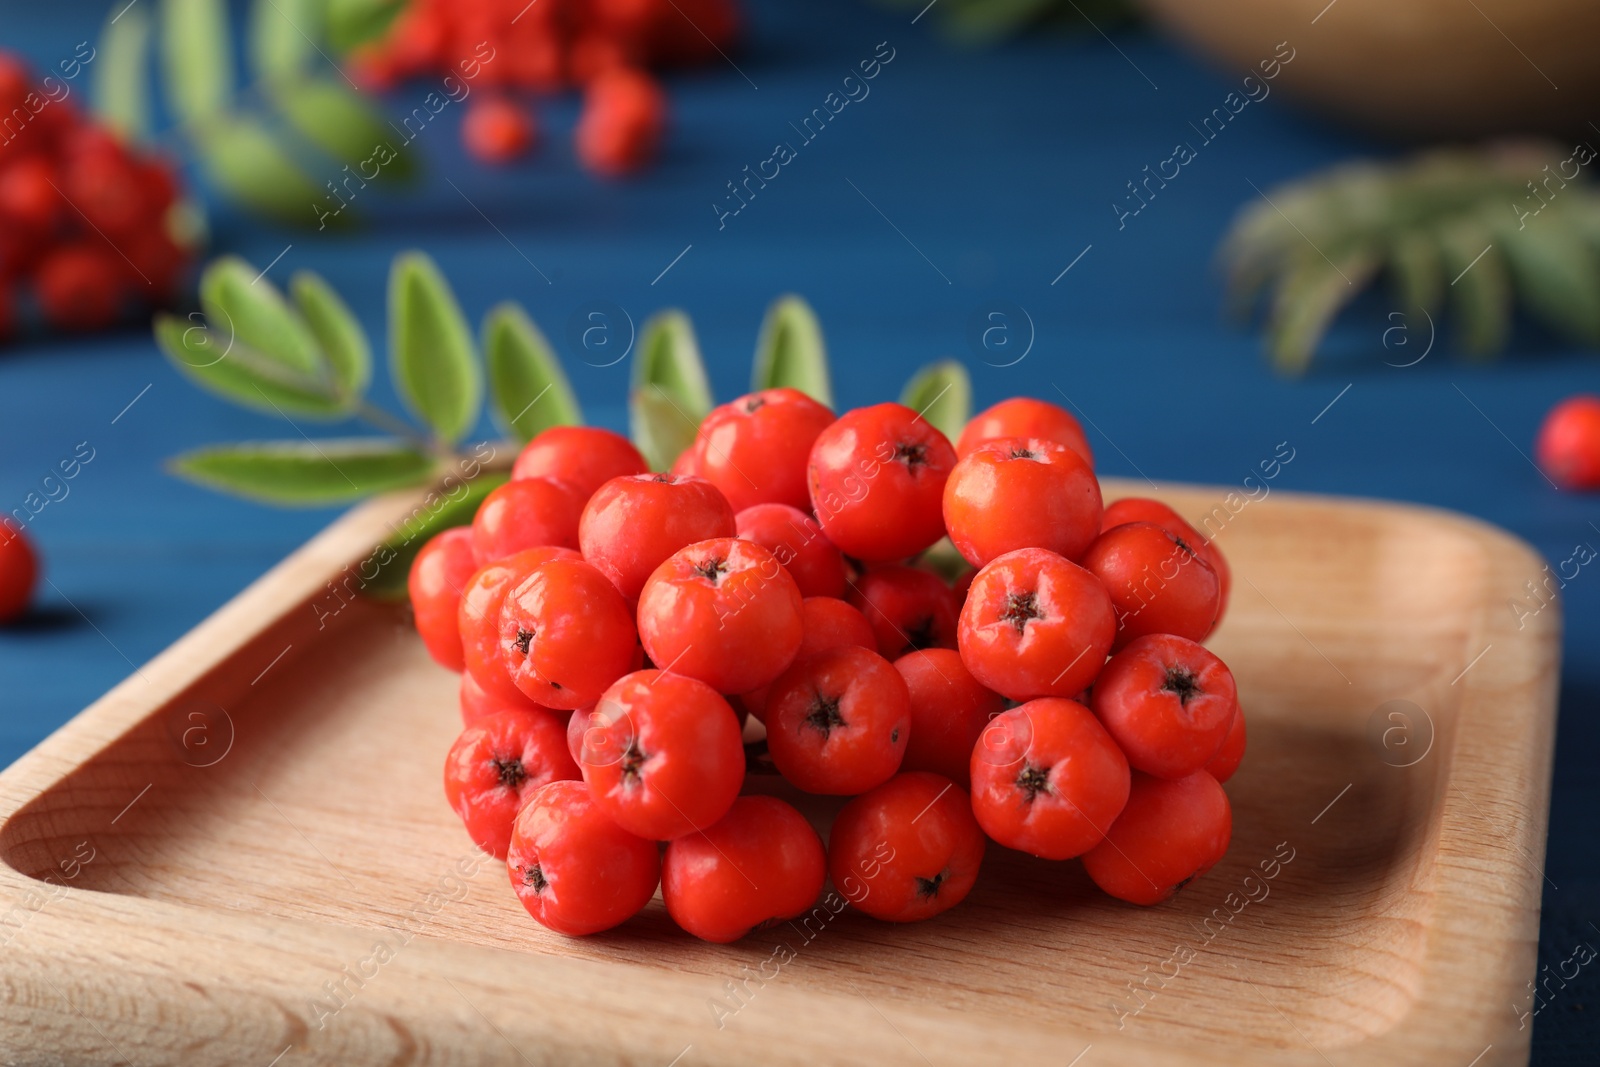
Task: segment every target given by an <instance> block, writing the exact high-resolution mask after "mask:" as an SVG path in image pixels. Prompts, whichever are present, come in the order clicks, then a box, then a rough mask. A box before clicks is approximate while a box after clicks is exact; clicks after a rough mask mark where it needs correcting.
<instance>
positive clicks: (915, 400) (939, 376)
mask: <svg viewBox="0 0 1600 1067" xmlns="http://www.w3.org/2000/svg"><path fill="white" fill-rule="evenodd" d="M900 403H902V404H904V405H905V406H906V407H908V408H910V409H911V410H912V411H915V412H917V413H919V414H920V415H921V416H922V417H923V418H924V419H926V420H927V421H928V422H929V423H930V424H931V425H932V426H934V427H935V428H936V429H937V430H938V431H939V432H940V433H942V434H944V435H945V436H946V437H948V438H950V440H952V441H954V440H955V439H956V438H957V437H960V436H961V428H962V427H963V426H965V425H966V424H967V417H968V416H969V415H971V414H972V379H971V378H970V377H968V376H967V368H966V367H963V366H962V365H961V364H960V363H958V362H956V361H955V360H953V359H944V360H940V361H939V362H938V363H932V364H929V365H928V366H926V367H923V368H922V369H921V370H919V371H918V372H917V373H916V374H915V375H913V376H912V378H911V380H910V381H909V382H907V383H906V387H905V389H904V390H903V391H902V392H901V393H900Z"/></svg>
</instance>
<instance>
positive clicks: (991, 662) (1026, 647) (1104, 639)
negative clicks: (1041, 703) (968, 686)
mask: <svg viewBox="0 0 1600 1067" xmlns="http://www.w3.org/2000/svg"><path fill="white" fill-rule="evenodd" d="M1116 632H1117V619H1116V614H1115V612H1114V611H1113V610H1112V606H1111V598H1110V597H1109V596H1108V595H1106V590H1105V587H1104V586H1103V585H1101V584H1100V580H1099V579H1098V578H1096V577H1095V576H1094V575H1093V574H1090V573H1089V572H1088V571H1086V570H1084V569H1083V568H1082V567H1080V566H1078V565H1077V564H1076V563H1073V562H1072V561H1071V560H1069V559H1066V558H1065V557H1063V556H1058V555H1056V554H1055V553H1054V552H1049V551H1047V550H1045V549H1042V548H1026V549H1022V550H1021V551H1018V552H1008V553H1006V554H1005V555H1004V556H1001V557H1000V558H999V559H997V560H995V561H994V562H992V563H990V564H989V565H988V566H987V567H984V568H983V569H982V570H981V571H979V572H978V575H977V577H976V578H974V579H973V580H972V588H971V589H970V590H969V591H968V592H967V600H966V603H965V605H963V606H962V609H961V622H960V625H959V630H958V634H959V641H960V648H961V662H963V663H965V664H966V665H967V670H969V671H971V672H972V676H973V677H974V678H976V679H977V680H978V681H979V682H980V683H981V684H982V685H984V686H985V687H986V688H989V689H993V690H994V691H995V692H997V693H999V694H1001V695H1002V696H1007V697H1010V698H1011V699H1012V700H1031V699H1033V698H1034V697H1040V696H1060V697H1071V696H1076V695H1077V694H1079V693H1081V692H1083V691H1084V690H1085V689H1087V688H1088V687H1089V683H1090V682H1093V681H1094V679H1095V675H1097V674H1099V673H1100V668H1101V666H1102V665H1103V664H1104V663H1105V659H1106V655H1107V654H1108V653H1109V652H1110V651H1111V642H1112V640H1113V639H1114V638H1115V637H1116Z"/></svg>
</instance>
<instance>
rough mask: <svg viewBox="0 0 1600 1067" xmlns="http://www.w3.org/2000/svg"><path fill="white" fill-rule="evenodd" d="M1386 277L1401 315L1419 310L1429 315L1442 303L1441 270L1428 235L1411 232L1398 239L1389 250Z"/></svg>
mask: <svg viewBox="0 0 1600 1067" xmlns="http://www.w3.org/2000/svg"><path fill="white" fill-rule="evenodd" d="M1389 273H1390V275H1391V277H1392V279H1393V283H1394V290H1395V297H1396V299H1398V300H1399V301H1400V303H1401V304H1402V307H1401V311H1402V312H1405V313H1409V312H1411V311H1412V310H1414V309H1417V308H1420V309H1422V310H1423V311H1425V312H1427V313H1428V314H1429V315H1432V314H1433V313H1434V312H1435V311H1437V310H1439V304H1440V303H1441V302H1442V301H1443V300H1444V268H1443V267H1442V266H1441V265H1440V262H1439V246H1438V243H1437V242H1436V241H1435V240H1434V239H1433V236H1432V235H1431V234H1427V233H1423V232H1420V231H1412V232H1409V233H1405V234H1402V235H1401V236H1399V237H1397V238H1396V239H1395V241H1394V244H1393V246H1392V247H1391V248H1390V250H1389Z"/></svg>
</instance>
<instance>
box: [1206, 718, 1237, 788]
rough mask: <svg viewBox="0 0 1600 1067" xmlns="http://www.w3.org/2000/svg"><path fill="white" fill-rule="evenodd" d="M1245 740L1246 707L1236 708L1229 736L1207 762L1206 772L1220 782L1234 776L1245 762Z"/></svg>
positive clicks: (1229, 728)
mask: <svg viewBox="0 0 1600 1067" xmlns="http://www.w3.org/2000/svg"><path fill="white" fill-rule="evenodd" d="M1244 742H1245V737H1244V709H1243V708H1236V709H1235V710H1234V713H1233V723H1232V724H1231V725H1230V726H1229V727H1228V736H1227V737H1225V738H1223V740H1222V747H1221V748H1219V749H1217V754H1216V755H1215V756H1212V757H1211V761H1210V762H1209V763H1207V764H1206V766H1205V771H1206V773H1207V774H1209V775H1211V777H1213V778H1215V779H1216V780H1217V781H1218V782H1226V781H1227V780H1228V779H1229V778H1232V777H1233V774H1234V772H1235V771H1237V770H1238V769H1239V764H1240V763H1242V762H1244Z"/></svg>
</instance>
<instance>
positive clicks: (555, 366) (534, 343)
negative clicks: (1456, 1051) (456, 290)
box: [483, 301, 583, 442]
mask: <svg viewBox="0 0 1600 1067" xmlns="http://www.w3.org/2000/svg"><path fill="white" fill-rule="evenodd" d="M483 351H484V356H485V358H486V360H487V362H488V367H489V386H490V393H491V395H492V398H493V406H492V410H493V412H494V416H495V421H496V422H497V423H498V424H499V425H500V426H501V427H502V428H503V429H504V430H505V431H506V432H508V433H510V434H511V435H512V436H514V437H515V438H516V439H517V440H519V441H523V442H526V441H530V440H532V439H533V438H534V437H535V436H536V435H537V434H538V433H539V432H540V431H542V430H546V429H548V428H550V427H551V426H577V425H580V424H581V423H582V422H583V416H582V413H581V412H580V411H579V409H578V398H577V396H575V395H574V394H573V392H572V385H571V383H569V382H568V381H567V375H566V372H565V371H563V370H562V369H561V361H560V360H559V359H558V358H557V357H556V354H555V351H554V350H553V349H552V348H551V347H550V342H549V341H547V340H546V339H545V336H544V334H543V333H541V332H540V330H539V327H538V326H536V325H534V323H533V320H532V319H530V318H529V317H528V315H527V313H526V312H525V311H523V310H522V308H521V307H519V306H518V305H517V304H515V303H512V302H510V301H507V302H506V303H504V304H500V305H498V306H496V307H494V308H492V309H491V310H490V311H489V314H488V316H487V317H486V318H485V319H484V322H483Z"/></svg>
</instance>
